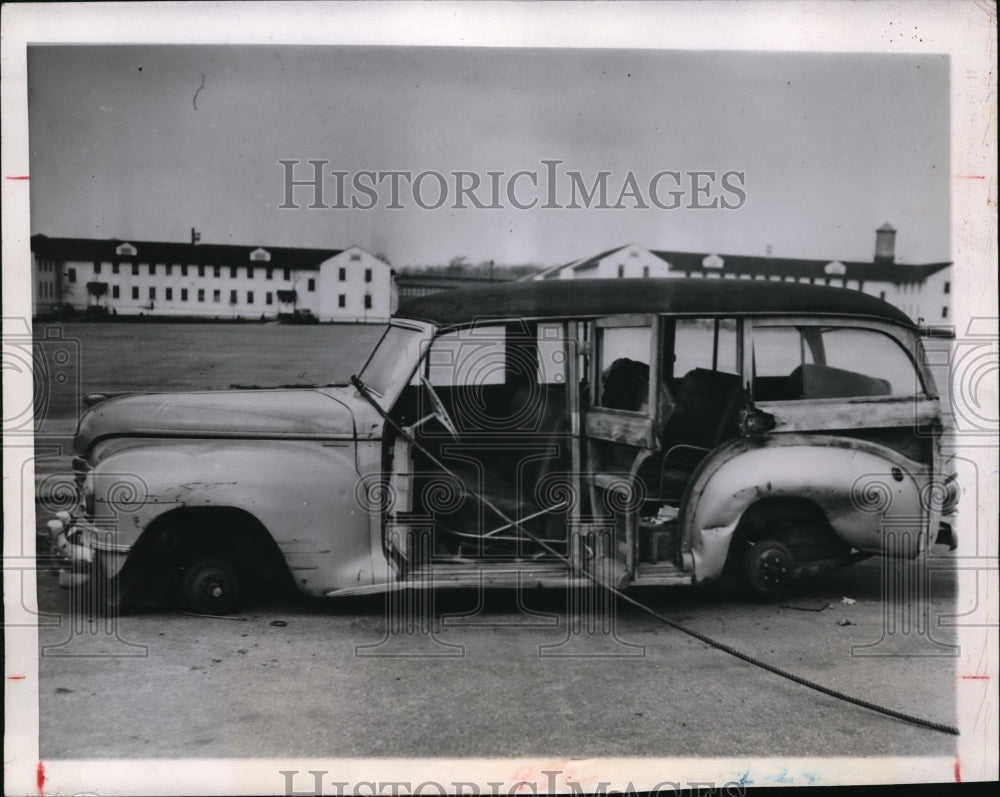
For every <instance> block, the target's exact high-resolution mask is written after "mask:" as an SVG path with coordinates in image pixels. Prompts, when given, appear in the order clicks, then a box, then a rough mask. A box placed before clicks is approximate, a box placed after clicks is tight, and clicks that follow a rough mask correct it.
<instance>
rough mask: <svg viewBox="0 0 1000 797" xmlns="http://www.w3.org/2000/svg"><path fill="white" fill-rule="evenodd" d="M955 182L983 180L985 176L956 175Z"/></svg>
mask: <svg viewBox="0 0 1000 797" xmlns="http://www.w3.org/2000/svg"><path fill="white" fill-rule="evenodd" d="M955 178H956V179H957V180H985V179H986V175H985V174H956V175H955Z"/></svg>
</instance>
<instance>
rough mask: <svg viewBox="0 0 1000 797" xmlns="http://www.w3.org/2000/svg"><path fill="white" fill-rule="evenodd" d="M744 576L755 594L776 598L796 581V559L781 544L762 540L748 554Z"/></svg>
mask: <svg viewBox="0 0 1000 797" xmlns="http://www.w3.org/2000/svg"><path fill="white" fill-rule="evenodd" d="M743 575H744V576H745V578H746V583H747V586H749V587H750V589H751V590H752V591H753V592H754V594H756V595H759V596H761V597H765V598H769V597H774V596H777V595H780V594H782V593H784V592H785V591H787V590H788V588H789V587H790V586H791V585H792V582H793V581H794V580H795V559H794V558H793V556H792V552H791V551H789V550H788V548H787V547H785V546H784V545H782V544H781V543H780V542H776V541H774V540H762V541H761V542H758V543H756V544H755V545H752V546H751V547H750V549H749V550H748V551H747V552H746V555H745V556H744V558H743Z"/></svg>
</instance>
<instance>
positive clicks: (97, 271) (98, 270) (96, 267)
mask: <svg viewBox="0 0 1000 797" xmlns="http://www.w3.org/2000/svg"><path fill="white" fill-rule="evenodd" d="M94 273H95V274H100V273H101V264H100V263H94Z"/></svg>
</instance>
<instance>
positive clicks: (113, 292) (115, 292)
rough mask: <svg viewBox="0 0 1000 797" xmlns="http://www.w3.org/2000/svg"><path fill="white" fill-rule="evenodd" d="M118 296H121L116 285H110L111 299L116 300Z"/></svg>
mask: <svg viewBox="0 0 1000 797" xmlns="http://www.w3.org/2000/svg"><path fill="white" fill-rule="evenodd" d="M119 296H121V292H120V291H119V289H118V286H117V285H112V286H111V298H112V299H117V298H118V297H119Z"/></svg>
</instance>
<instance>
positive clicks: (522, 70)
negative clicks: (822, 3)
mask: <svg viewBox="0 0 1000 797" xmlns="http://www.w3.org/2000/svg"><path fill="white" fill-rule="evenodd" d="M28 70H29V71H28V78H29V92H30V93H29V114H30V116H29V134H30V147H31V164H30V168H31V229H32V232H33V233H45V234H47V235H50V236H80V237H118V238H123V239H130V238H131V239H152V240H174V241H186V240H189V236H190V228H191V227H197V228H198V230H199V231H200V232H201V236H202V241H203V242H205V243H236V244H246V245H265V246H266V245H272V246H311V247H330V248H342V247H346V246H348V245H350V244H355V243H356V244H359V245H361V246H362V247H364V248H366V249H368V250H370V251H372V252H383V253H385V254H386V255H388V256H389V258H390V259H391V261H392V262H393V264H394V265H397V266H406V265H413V264H421V263H439V262H447V261H448V260H450V259H451V258H452V257H455V256H458V255H463V256H466V257H468V258H469V259H470V260H473V261H479V260H486V259H491V258H492V259H495V260H496V261H497V262H498V263H525V262H530V263H536V264H539V265H551V264H556V263H563V262H566V261H569V260H572V259H575V258H577V257H582V256H585V255H591V254H595V253H597V252H600V251H602V250H604V249H608V248H611V247H613V246H616V245H618V244H625V243H630V242H637V243H640V244H642V245H644V246H647V247H649V248H661V249H687V250H695V251H709V252H720V253H732V254H765V253H766V251H767V247H769V246H770V247H771V250H772V252H773V254H774V255H775V256H782V257H796V256H801V257H816V258H830V259H834V258H839V259H868V258H870V257H871V256H872V252H873V246H874V230H875V229H876V228H877V227H878V226H880V225H881V224H883V223H884V222H890V223H891V224H893V226H895V227H896V228H897V229H898V231H899V232H898V236H897V257H898V259H899V260H901V261H903V262H910V263H918V262H932V261H941V260H950V259H952V255H951V251H950V244H949V233H948V229H949V190H948V189H949V150H948V141H949V112H948V80H949V75H948V60H947V58H946V57H944V56H930V55H878V54H843V55H830V54H800V53H746V52H728V53H727V52H692V51H676V50H675V51H650V50H637V51H621V50H519V49H479V48H477V49H472V48H469V49H464V48H454V49H453V48H448V49H445V48H417V47H412V48H404V47H288V46H281V47H251V46H201V47H198V46H128V47H107V46H38V47H32V48H30V49H29V60H28ZM203 75H204V85H202V82H203V81H202V76H203ZM199 87H201V88H200V90H199ZM282 159H293V160H298V161H301V162H302V163H301V166H300V168H299V169H298V170H297V171H296V177H297V178H299V179H304V178H305V177H308V176H310V175H311V167H310V166H308V165H307V164H306V161H308V160H309V159H322V160H326V161H329V165H328V166H327V167H326V168H327V170H328V171H329V170H339V171H344V172H348V173H349V175H350V176H349V177H348V178H347V179H348V181H350V180H351V179H352V176H353V175H355V174H356V173H357V172H359V171H362V170H371V171H373V172H377V171H388V170H403V171H409V172H411V173H412V174H413V175H416V174H417V173H419V172H422V171H427V170H433V171H437V172H440V173H442V174H443V175H445V177H446V179H447V180H448V181H449V182H450V184H449V185H448V190H449V192H451V194H450V196H449V201H448V202H446V203H445V204H444V206H442V207H441V208H439V209H437V210H424V209H421V208H420V207H419V206H418V205H417V204H416V202H415V201H414V200H413V197H412V192H411V191H410V189H409V188H408V187H407V186H406V185H404V186H403V190H401V198H400V204H402V205H403V207H402V208H401V209H390V208H388V207H387V205H388V204H390V198H389V191H388V183H385V182H383V183H381V184H379V186H378V187H377V188H378V194H379V198H378V201H377V203H375V207H373V208H372V209H369V210H351V209H338V208H329V209H307V208H306V207H304V206H305V205H306V204H307V203H308V201H309V200H310V198H311V190H309V189H305V190H303V189H297V193H296V195H295V196H296V198H297V200H298V201H299V202H300V203H301V204H302V205H303V207H302V208H300V209H297V210H295V209H281V208H280V207H279V205H281V204H282V203H283V201H284V199H285V184H284V167H282V166H281V165H280V164H279V161H280V160H282ZM546 159H555V160H560V161H562V164H561V165H560V166H559V167H558V170H559V183H558V188H557V190H558V192H559V195H558V203H559V204H561V205H567V204H569V201H570V196H569V185H570V181H569V178H568V177H567V176H566V175H565V172H567V171H570V170H572V171H576V172H579V173H580V175H581V176H582V178H583V179H584V180H585V182H586V184H587V185H588V186H589V185H590V184H591V183H592V182H593V181H594V180H595V179H596V178H597V175H598V174H599V172H601V171H606V172H610V173H611V174H610V176H609V177H608V185H609V194H610V196H609V200H608V202H609V204H614V203H615V202H616V200H617V199H618V194H619V192H620V190H621V189H622V188H623V187H624V183H625V181H626V178H627V176H628V174H629V173H630V172H631V173H633V174H634V175H635V176H636V180H637V185H638V187H639V190H640V200H645V202H646V204H649V205H650V207H649V208H647V209H641V208H636V207H635V205H636V204H637V203H636V200H635V198H634V197H629V198H626V200H625V202H624V204H625V205H626V209H597V208H590V209H586V208H577V209H573V208H566V207H563V208H559V209H552V208H550V209H542V208H541V207H538V206H536V207H535V208H534V209H531V210H518V209H516V208H514V207H512V206H511V202H510V201H509V200H508V198H507V196H506V193H505V186H506V181H507V180H508V179H509V178H510V177H511V175H513V174H514V173H515V172H517V171H520V170H525V171H529V172H534V173H537V175H538V177H539V179H540V180H541V182H540V187H539V188H537V189H536V188H533V187H532V185H531V184H530V182H529V179H528V178H520V180H519V182H518V183H517V190H516V196H517V197H518V199H519V201H522V202H524V201H526V200H527V201H530V200H531V199H533V198H537V199H538V205H539V206H540V205H542V204H544V203H545V200H546V193H545V191H546V188H545V185H544V179H543V178H544V177H545V176H546V172H545V167H544V166H543V165H542V161H543V160H546ZM455 171H469V172H473V173H475V174H476V175H478V176H480V177H481V179H482V181H483V187H481V188H480V190H479V192H478V195H479V196H480V198H481V199H484V200H485V203H486V204H490V201H491V198H490V190H489V188H488V187H486V186H487V181H488V180H489V179H490V178H489V177H488V176H487V172H489V171H495V172H502V173H503V177H501V178H500V180H501V182H500V185H501V187H502V188H501V191H502V193H501V197H500V204H502V205H503V207H502V208H500V209H486V208H484V209H478V208H475V207H472V206H471V205H469V206H468V207H466V208H465V209H455V208H454V207H452V205H453V204H454V184H453V180H454V178H453V177H451V176H450V175H451V173H452V172H455ZM662 171H673V172H680V173H685V172H691V171H707V172H715V173H716V175H717V177H716V179H715V181H714V182H713V181H712V180H711V179H710V178H702V182H703V183H705V182H707V183H708V184H709V187H710V191H712V193H711V194H710V195H708V197H707V199H706V197H705V196H702V197H701V198H700V201H701V203H705V202H706V201H708V200H709V199H711V198H717V199H720V200H723V199H724V200H726V201H728V202H729V203H731V204H738V205H739V207H737V208H735V209H721V208H716V209H691V208H688V207H687V205H690V204H692V203H697V202H699V198H698V197H693V196H692V193H691V189H690V184H689V183H685V182H684V181H685V180H686V179H687V178H684V177H682V184H683V185H682V189H685V188H686V193H685V195H684V196H683V197H682V198H681V207H678V208H674V209H661V208H658V207H655V205H653V204H651V202H650V198H649V195H648V194H649V182H650V180H651V178H652V177H653V176H654V175H655V174H657V173H658V172H662ZM730 171H732V172H740V173H742V175H743V177H742V178H741V179H742V191H743V194H744V195H745V201H740V200H739V195H738V194H736V193H732V192H729V193H725V192H722V193H720V192H721V191H722V188H721V185H720V182H719V181H720V180H721V175H722V173H724V172H730ZM672 180H673V178H672V177H668V178H666V179H665V181H662V182H661V183H660V184H659V186H660V188H659V190H660V194H659V198H660V199H661V200H667V199H669V197H667V196H666V193H667V191H668V190H670V189H671V188H674V186H673V184H672V182H671V181H672ZM324 186H325V193H324V200H325V202H326V203H327V204H333V203H334V201H335V199H336V197H335V195H334V194H335V191H334V188H335V183H334V181H333V179H332V178H330V179H329V180H328V181H326V182H325V183H324ZM437 192H438V188H437V183H436V182H434V181H430V182H429V183H427V184H426V185H425V186H424V193H423V198H424V201H425V203H427V204H432V203H433V201H434V200H435V199H436V197H437ZM345 195H346V201H347V203H348V204H349V203H350V201H351V199H352V197H357V198H360V199H361V201H362V203H367V202H370V201H371V200H370V198H369V197H368V196H367V195H363V194H357V192H352V190H351V187H350V184H349V183H348V185H347V190H346V194H345ZM466 204H469V203H466ZM580 204H582V203H580Z"/></svg>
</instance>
